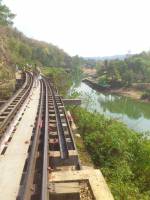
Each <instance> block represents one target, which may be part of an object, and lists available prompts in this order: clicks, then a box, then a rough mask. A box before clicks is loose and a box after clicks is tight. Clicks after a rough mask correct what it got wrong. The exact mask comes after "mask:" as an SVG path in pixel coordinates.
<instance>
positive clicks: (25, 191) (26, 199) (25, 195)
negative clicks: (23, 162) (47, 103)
mask: <svg viewBox="0 0 150 200" xmlns="http://www.w3.org/2000/svg"><path fill="white" fill-rule="evenodd" d="M40 94H41V95H40V100H39V108H38V118H37V122H36V129H35V133H34V138H33V143H32V149H31V152H30V155H29V161H28V165H27V170H26V176H25V179H24V182H23V185H22V190H21V192H20V194H19V197H20V200H30V199H31V196H32V193H33V191H32V190H31V188H32V186H33V180H34V174H35V165H36V159H37V156H38V155H37V154H38V145H39V138H40V134H41V123H42V112H43V104H44V86H43V82H41V88H40Z"/></svg>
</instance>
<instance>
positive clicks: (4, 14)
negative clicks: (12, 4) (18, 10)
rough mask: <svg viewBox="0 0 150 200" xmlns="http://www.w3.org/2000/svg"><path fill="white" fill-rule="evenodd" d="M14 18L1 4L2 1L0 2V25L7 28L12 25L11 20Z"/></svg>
mask: <svg viewBox="0 0 150 200" xmlns="http://www.w3.org/2000/svg"><path fill="white" fill-rule="evenodd" d="M14 17H15V15H14V14H13V13H11V11H10V10H9V8H8V7H7V6H6V5H3V4H2V0H0V25H2V26H7V25H12V24H13V22H12V19H13V18H14Z"/></svg>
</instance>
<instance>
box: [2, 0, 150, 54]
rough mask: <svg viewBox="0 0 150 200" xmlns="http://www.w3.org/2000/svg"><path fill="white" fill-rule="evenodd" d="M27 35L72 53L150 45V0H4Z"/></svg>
mask: <svg viewBox="0 0 150 200" xmlns="http://www.w3.org/2000/svg"><path fill="white" fill-rule="evenodd" d="M4 2H5V3H6V4H7V5H8V6H9V7H10V9H11V10H12V11H13V12H14V13H16V14H17V17H16V19H15V26H16V27H17V28H18V29H19V30H21V31H23V32H24V33H25V34H26V35H28V36H30V37H33V38H35V39H39V40H44V41H47V42H50V43H53V44H55V45H58V46H59V47H61V48H63V49H64V50H65V51H66V52H68V53H69V54H71V55H75V54H79V55H81V56H103V55H113V54H123V53H127V51H128V50H131V51H132V52H140V51H142V50H148V49H149V48H150V26H149V19H150V12H149V7H150V1H149V0H42V1H37V0H4Z"/></svg>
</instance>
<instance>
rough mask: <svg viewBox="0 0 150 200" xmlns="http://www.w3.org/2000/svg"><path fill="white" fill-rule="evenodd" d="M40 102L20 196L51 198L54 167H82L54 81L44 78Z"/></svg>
mask: <svg viewBox="0 0 150 200" xmlns="http://www.w3.org/2000/svg"><path fill="white" fill-rule="evenodd" d="M40 90H41V95H40V103H39V108H38V112H37V119H36V122H35V128H34V130H35V131H34V133H33V137H32V141H31V148H30V150H29V154H28V158H27V161H26V164H25V167H24V172H23V176H22V181H21V182H22V183H21V185H20V191H19V194H18V200H31V199H32V200H48V199H50V195H51V194H50V187H49V177H50V174H51V172H52V171H57V170H59V171H60V170H62V171H63V170H64V171H66V170H68V169H70V170H80V168H81V166H80V162H79V158H78V154H77V150H76V146H75V142H74V139H73V136H72V131H71V128H70V125H69V122H68V119H67V115H66V111H65V108H64V104H63V101H62V99H61V97H60V96H59V95H58V93H57V91H56V90H55V89H54V88H53V86H52V85H51V83H50V82H49V81H48V80H46V79H45V78H43V80H41V89H40Z"/></svg>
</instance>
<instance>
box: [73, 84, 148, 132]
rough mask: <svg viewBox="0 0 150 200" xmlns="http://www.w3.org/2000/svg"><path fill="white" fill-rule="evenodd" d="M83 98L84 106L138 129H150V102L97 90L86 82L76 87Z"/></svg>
mask: <svg viewBox="0 0 150 200" xmlns="http://www.w3.org/2000/svg"><path fill="white" fill-rule="evenodd" d="M75 90H76V91H78V92H79V93H80V95H81V98H82V106H83V107H86V108H87V109H88V110H89V111H92V112H99V113H102V114H104V115H106V116H110V117H113V118H116V119H119V120H120V121H123V122H124V123H126V124H127V125H128V127H130V128H132V129H134V130H136V131H150V104H147V103H144V102H138V101H134V100H132V99H130V98H127V97H123V96H117V95H111V94H102V93H99V92H96V91H95V90H93V89H92V88H90V87H89V86H88V85H86V84H85V83H81V84H80V85H79V86H78V87H76V88H75Z"/></svg>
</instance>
